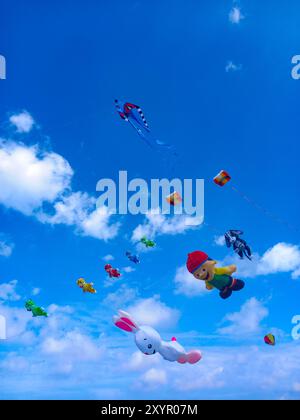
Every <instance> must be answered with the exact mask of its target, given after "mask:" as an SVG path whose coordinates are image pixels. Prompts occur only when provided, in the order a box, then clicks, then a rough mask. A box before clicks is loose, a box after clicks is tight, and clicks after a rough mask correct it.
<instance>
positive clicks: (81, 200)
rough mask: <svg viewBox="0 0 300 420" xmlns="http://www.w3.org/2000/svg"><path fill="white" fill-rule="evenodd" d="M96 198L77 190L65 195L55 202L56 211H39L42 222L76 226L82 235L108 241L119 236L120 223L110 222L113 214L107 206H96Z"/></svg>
mask: <svg viewBox="0 0 300 420" xmlns="http://www.w3.org/2000/svg"><path fill="white" fill-rule="evenodd" d="M95 207H96V199H95V198H94V197H91V196H89V195H88V194H87V193H83V192H80V191H78V192H75V193H69V194H68V195H65V196H63V197H62V198H61V199H60V200H58V201H57V202H56V203H54V205H53V208H54V213H53V214H49V213H45V212H39V213H38V215H37V217H38V219H39V220H40V221H41V222H42V223H49V224H52V225H56V224H65V225H69V226H74V227H75V229H76V232H77V233H78V234H80V235H82V236H90V237H92V238H96V239H102V240H104V241H107V240H108V239H112V238H114V237H115V236H117V234H118V231H119V228H120V223H114V224H110V218H111V217H112V214H111V213H110V212H109V210H108V208H107V207H101V208H98V209H97V208H96V209H95Z"/></svg>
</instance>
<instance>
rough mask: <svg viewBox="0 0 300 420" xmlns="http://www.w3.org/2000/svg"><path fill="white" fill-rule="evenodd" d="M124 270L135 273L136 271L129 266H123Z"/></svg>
mask: <svg viewBox="0 0 300 420" xmlns="http://www.w3.org/2000/svg"><path fill="white" fill-rule="evenodd" d="M122 271H124V273H133V272H134V271H135V268H133V267H130V266H128V267H124V268H122Z"/></svg>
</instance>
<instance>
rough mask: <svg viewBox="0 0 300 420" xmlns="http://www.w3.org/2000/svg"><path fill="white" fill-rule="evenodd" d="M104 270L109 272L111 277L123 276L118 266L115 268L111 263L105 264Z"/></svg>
mask: <svg viewBox="0 0 300 420" xmlns="http://www.w3.org/2000/svg"><path fill="white" fill-rule="evenodd" d="M104 270H105V271H106V272H107V274H108V275H109V277H110V278H112V277H114V278H119V277H120V276H121V273H120V272H119V271H118V270H117V269H116V268H113V267H112V266H111V265H110V264H106V265H105V266H104Z"/></svg>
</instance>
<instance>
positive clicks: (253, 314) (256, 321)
mask: <svg viewBox="0 0 300 420" xmlns="http://www.w3.org/2000/svg"><path fill="white" fill-rule="evenodd" d="M268 315H269V311H268V309H267V308H266V307H265V306H264V305H263V303H262V302H260V301H258V300H257V299H256V298H254V297H253V298H251V299H249V300H247V301H246V302H245V303H244V305H243V306H242V307H241V309H240V311H239V312H233V313H231V314H227V315H226V316H225V318H224V320H223V322H225V323H227V322H229V325H228V326H226V327H222V328H219V329H218V332H219V333H220V334H227V335H232V336H238V337H241V336H245V335H251V334H255V333H258V332H259V331H260V329H261V325H260V323H261V321H262V320H263V319H265V318H266V317H267V316H268Z"/></svg>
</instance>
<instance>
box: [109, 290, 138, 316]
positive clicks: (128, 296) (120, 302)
mask: <svg viewBox="0 0 300 420" xmlns="http://www.w3.org/2000/svg"><path fill="white" fill-rule="evenodd" d="M137 296H138V291H137V290H136V289H133V288H130V287H128V286H126V285H125V284H122V285H121V286H120V287H119V289H117V290H116V291H115V292H113V293H109V294H108V295H107V296H106V297H105V299H104V300H103V302H102V303H103V304H104V305H106V306H108V307H110V308H114V309H117V310H118V309H122V307H124V305H128V304H131V303H132V302H133V301H134V300H135V299H136V298H137Z"/></svg>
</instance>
